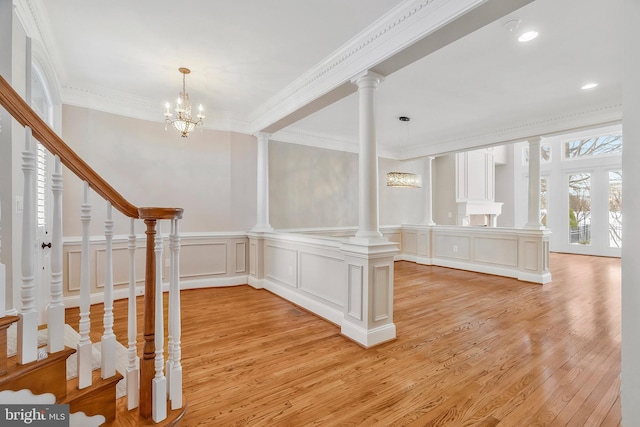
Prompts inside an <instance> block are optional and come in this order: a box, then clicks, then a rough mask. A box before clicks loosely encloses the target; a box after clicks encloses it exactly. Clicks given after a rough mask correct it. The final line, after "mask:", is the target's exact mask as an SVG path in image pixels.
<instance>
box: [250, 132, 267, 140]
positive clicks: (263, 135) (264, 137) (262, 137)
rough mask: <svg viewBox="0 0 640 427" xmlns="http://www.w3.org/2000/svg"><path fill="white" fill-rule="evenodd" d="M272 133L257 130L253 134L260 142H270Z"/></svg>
mask: <svg viewBox="0 0 640 427" xmlns="http://www.w3.org/2000/svg"><path fill="white" fill-rule="evenodd" d="M271 135H272V134H270V133H268V132H256V133H254V134H253V136H255V137H256V139H257V140H258V142H268V141H269V139H270V138H271Z"/></svg>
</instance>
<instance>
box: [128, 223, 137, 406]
mask: <svg viewBox="0 0 640 427" xmlns="http://www.w3.org/2000/svg"><path fill="white" fill-rule="evenodd" d="M127 249H128V250H129V301H128V309H129V310H128V314H127V315H128V344H129V348H128V359H129V364H128V366H127V409H129V410H131V409H133V408H137V407H138V401H139V395H138V393H139V377H138V375H139V374H140V370H139V366H140V359H139V358H138V354H137V352H138V350H137V347H136V345H137V342H136V335H137V333H138V322H137V309H136V233H135V219H133V218H131V219H130V232H129V239H128V245H127Z"/></svg>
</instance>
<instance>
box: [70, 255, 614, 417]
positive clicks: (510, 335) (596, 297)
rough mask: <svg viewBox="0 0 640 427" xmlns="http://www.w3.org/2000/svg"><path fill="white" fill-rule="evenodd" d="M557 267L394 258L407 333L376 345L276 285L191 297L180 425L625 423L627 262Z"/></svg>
mask: <svg viewBox="0 0 640 427" xmlns="http://www.w3.org/2000/svg"><path fill="white" fill-rule="evenodd" d="M551 271H552V274H553V282H552V283H549V284H547V285H544V286H541V285H535V284H530V283H524V282H519V281H517V280H513V279H507V278H502V277H496V276H489V275H484V274H477V273H471V272H466V271H460V270H453V269H446V268H440V267H431V266H423V265H417V264H414V263H410V262H396V263H395V298H394V310H395V313H394V322H395V324H396V327H397V331H398V338H397V339H396V340H394V341H392V342H389V343H386V344H383V345H380V346H378V347H375V348H372V349H368V350H365V349H363V348H361V347H360V346H358V345H356V344H354V343H353V342H351V341H349V340H348V339H346V338H344V337H343V336H341V335H340V333H339V332H340V331H339V328H338V327H336V326H335V325H332V324H330V323H327V322H326V321H323V320H321V319H319V318H317V317H316V316H314V315H312V314H309V313H307V312H305V311H304V310H302V309H300V308H298V307H296V306H294V305H292V304H291V303H289V302H287V301H284V300H282V299H280V298H279V297H277V296H274V295H272V294H270V293H269V292H267V291H265V290H255V289H253V288H250V287H249V286H239V287H229V288H217V289H201V290H187V291H183V292H182V307H183V311H182V320H183V336H182V349H183V353H182V354H183V366H184V373H185V378H184V393H185V395H186V397H187V400H188V405H189V409H188V411H187V414H186V416H185V418H184V420H183V423H182V425H183V426H187V427H190V426H231V425H234V426H245V425H256V426H296V427H297V426H306V425H326V426H337V425H343V426H447V425H448V426H501V427H511V426H513V427H520V426H529V425H535V426H544V425H549V426H565V425H568V426H587V425H588V426H619V425H620V418H621V415H620V399H619V388H620V377H619V376H620V340H621V335H620V260H619V259H614V258H597V257H586V256H578V255H566V254H552V256H551ZM139 302H140V301H139ZM139 306H140V305H139ZM140 307H141V306H140ZM114 312H115V316H116V318H117V322H118V323H117V325H118V327H117V329H116V334H117V335H118V339H119V340H120V341H121V342H123V343H125V341H126V330H125V328H126V304H125V302H124V301H118V302H116V307H115V310H114ZM91 316H92V330H93V331H96V332H95V335H94V338H93V339H94V340H99V334H100V333H101V330H102V329H101V323H102V321H101V316H102V307H100V306H93V307H92V313H91ZM67 322H68V323H70V324H71V325H72V326H74V327H77V309H68V310H67ZM125 345H126V344H125ZM165 349H166V346H165Z"/></svg>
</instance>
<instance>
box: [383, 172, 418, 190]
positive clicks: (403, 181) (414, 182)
mask: <svg viewBox="0 0 640 427" xmlns="http://www.w3.org/2000/svg"><path fill="white" fill-rule="evenodd" d="M387 187H409V188H421V187H422V176H421V175H418V174H415V173H408V172H389V173H387Z"/></svg>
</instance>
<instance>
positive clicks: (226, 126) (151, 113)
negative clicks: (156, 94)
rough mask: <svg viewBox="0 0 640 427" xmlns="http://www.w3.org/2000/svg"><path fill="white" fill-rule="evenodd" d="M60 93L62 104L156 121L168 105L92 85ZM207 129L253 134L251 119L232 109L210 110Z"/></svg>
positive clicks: (63, 89) (158, 120)
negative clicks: (250, 125)
mask: <svg viewBox="0 0 640 427" xmlns="http://www.w3.org/2000/svg"><path fill="white" fill-rule="evenodd" d="M60 94H61V97H62V103H63V104H66V105H73V106H76V107H82V108H88V109H91V110H97V111H102V112H105V113H111V114H117V115H120V116H126V117H131V118H135V119H141V120H148V121H152V122H159V123H163V122H164V116H163V115H162V113H163V111H164V105H162V104H161V103H158V102H156V101H152V100H150V99H148V98H144V97H137V96H133V95H130V94H128V93H126V92H121V91H117V90H112V89H107V88H104V87H98V86H91V85H86V86H82V87H81V86H69V85H64V86H62V88H61V90H60ZM203 128H205V129H212V130H219V131H228V132H237V133H245V134H249V122H248V120H246V119H243V118H240V117H237V116H236V115H235V114H233V113H232V112H228V111H223V112H220V111H214V112H211V113H208V114H207V118H206V119H205V123H204V125H203Z"/></svg>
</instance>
